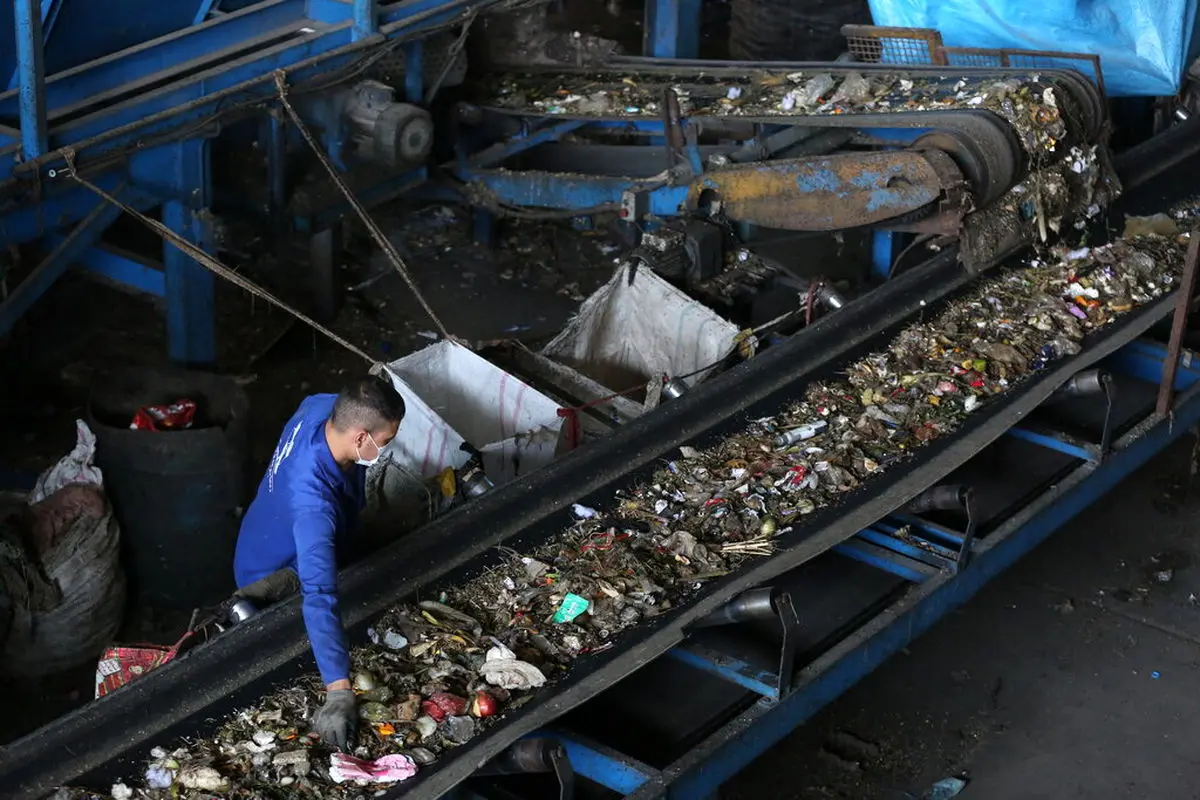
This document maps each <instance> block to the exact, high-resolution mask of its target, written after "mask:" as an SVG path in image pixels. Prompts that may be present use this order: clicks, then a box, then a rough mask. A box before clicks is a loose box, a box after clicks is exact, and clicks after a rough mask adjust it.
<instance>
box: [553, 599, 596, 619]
mask: <svg viewBox="0 0 1200 800" xmlns="http://www.w3.org/2000/svg"><path fill="white" fill-rule="evenodd" d="M589 606H591V601H589V600H588V599H587V598H586V597H580V596H579V595H577V594H570V593H568V594H567V596H566V597H564V598H563V601H562V605H561V606H559V607H558V611H555V612H554V622H555V623H557V624H559V625H562V624H563V623H564V622H571V621H572V620H574V619H575V618H576V617H578V616H579V615H580V614H582V613H583V612H585V611H587V610H588V607H589Z"/></svg>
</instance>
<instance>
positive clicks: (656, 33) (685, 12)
mask: <svg viewBox="0 0 1200 800" xmlns="http://www.w3.org/2000/svg"><path fill="white" fill-rule="evenodd" d="M700 6H701V0H646V28H645V31H646V32H645V38H644V39H643V40H642V53H643V55H645V56H647V57H649V58H696V57H697V56H698V55H699V54H700Z"/></svg>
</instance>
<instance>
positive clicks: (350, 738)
mask: <svg viewBox="0 0 1200 800" xmlns="http://www.w3.org/2000/svg"><path fill="white" fill-rule="evenodd" d="M357 706H358V703H357V701H356V700H355V698H354V690H353V689H334V690H333V691H331V692H327V693H326V694H325V705H323V706H321V707H320V708H319V709H317V713H316V714H314V715H313V721H312V730H313V733H315V734H317V736H320V737H321V741H322V742H324V743H325V744H329V745H333V746H334V747H336V748H338V749H339V750H343V751H346V750H349V749H350V747H351V746H352V745H353V744H354V734H355V733H356V732H357V730H358V707H357Z"/></svg>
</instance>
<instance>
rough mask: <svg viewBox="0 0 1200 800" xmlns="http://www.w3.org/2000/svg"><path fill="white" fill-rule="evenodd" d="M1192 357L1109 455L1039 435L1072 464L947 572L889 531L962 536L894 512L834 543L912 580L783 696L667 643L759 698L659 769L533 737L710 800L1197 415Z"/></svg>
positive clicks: (945, 548)
mask: <svg viewBox="0 0 1200 800" xmlns="http://www.w3.org/2000/svg"><path fill="white" fill-rule="evenodd" d="M1191 358H1192V354H1191V353H1190V352H1187V351H1185V352H1184V354H1183V357H1182V359H1181V364H1180V367H1179V371H1178V372H1177V374H1176V379H1175V386H1176V389H1177V390H1178V391H1179V392H1180V394H1178V395H1177V396H1176V403H1175V407H1174V409H1173V410H1172V412H1171V413H1170V414H1169V415H1168V416H1167V417H1166V418H1163V417H1159V416H1157V415H1155V414H1154V413H1153V412H1150V413H1148V414H1147V415H1146V416H1144V417H1143V418H1142V419H1140V420H1139V421H1136V422H1135V423H1134V424H1133V425H1132V427H1131V428H1130V429H1129V431H1128V432H1127V433H1126V434H1125V435H1124V436H1122V437H1121V438H1120V439H1118V440H1117V441H1116V442H1114V443H1113V444H1112V448H1111V450H1110V452H1109V453H1108V454H1107V455H1104V454H1101V455H1099V456H1098V455H1097V453H1095V452H1093V451H1090V450H1089V451H1085V452H1074V451H1071V450H1069V449H1066V448H1063V447H1061V446H1060V444H1061V443H1060V442H1059V441H1058V440H1056V439H1053V438H1050V439H1047V440H1044V441H1039V442H1038V443H1040V444H1044V445H1045V446H1047V447H1050V448H1052V449H1054V450H1056V451H1058V452H1064V453H1067V454H1069V455H1073V456H1075V457H1076V458H1077V459H1078V462H1077V466H1075V467H1074V468H1073V469H1072V471H1071V472H1070V473H1069V474H1068V475H1066V476H1065V477H1063V478H1061V479H1060V480H1058V481H1057V482H1056V483H1055V485H1054V487H1053V488H1052V489H1050V490H1049V491H1047V492H1046V493H1045V494H1043V495H1042V496H1040V497H1039V498H1037V499H1035V500H1034V501H1032V502H1031V503H1029V504H1028V505H1026V506H1025V507H1024V508H1023V509H1022V510H1021V511H1019V512H1017V513H1016V514H1015V515H1014V516H1012V517H1010V518H1009V519H1008V520H1006V521H1004V522H1003V523H1001V524H1000V526H999V527H998V528H996V529H994V530H992V531H991V532H990V533H989V534H988V536H987V537H986V538H985V539H982V540H978V541H974V542H972V543H971V544H970V545H969V547H970V550H971V555H972V558H971V560H970V561H969V563H967V565H966V566H964V567H963V568H961V569H953V568H951V567H950V566H949V564H948V563H942V564H940V568H938V567H934V566H931V565H930V564H929V559H928V558H925V557H924V556H922V555H919V553H924V555H926V556H927V555H928V553H929V551H926V550H924V548H921V547H913V546H912V545H909V544H906V543H905V542H904V541H901V540H899V539H896V538H894V537H892V536H891V534H892V533H894V532H895V530H896V528H897V524H896V523H901V524H903V523H910V524H913V528H912V529H910V530H911V532H912V534H913V535H914V537H915V539H916V540H921V541H923V542H924V543H925V544H927V545H931V546H932V547H933V549H934V551H935V552H937V553H938V554H939V555H940V556H944V557H945V559H946V561H948V562H950V563H953V561H954V559H955V557H956V556H957V552H956V551H957V550H958V549H960V548H961V547H962V546H963V542H964V537H963V536H962V534H959V533H957V532H955V531H951V530H948V529H946V528H942V527H940V526H936V525H929V524H927V523H926V524H922V523H920V521H919V520H915V519H912V518H907V517H903V516H902V515H897V517H895V518H893V520H892V521H891V522H888V521H884V522H881V523H879V524H876V525H874V526H872V527H871V528H870V529H868V530H866V531H863V533H862V534H860V535H859V536H858V537H856V538H855V539H853V540H851V541H850V542H848V543H846V544H844V545H841V546H840V547H839V548H838V551H839V552H842V553H843V554H845V555H848V556H850V557H852V558H859V560H863V561H866V562H867V563H871V564H873V565H874V566H877V567H879V568H880V569H883V570H885V571H888V572H890V573H892V574H894V575H898V576H900V577H902V578H904V579H905V580H908V581H909V582H911V583H912V586H911V587H910V588H909V590H908V592H906V593H904V594H903V595H902V596H901V597H899V598H898V599H897V600H895V601H893V603H892V604H891V605H890V606H888V607H887V608H886V609H885V610H883V611H881V612H880V613H879V614H877V615H876V616H875V617H874V618H872V619H871V620H869V621H867V622H866V623H865V624H863V625H862V626H860V627H859V628H857V629H856V630H855V631H854V632H853V633H851V634H849V635H848V636H847V637H846V638H845V639H843V640H842V641H841V642H839V643H837V644H836V645H834V646H833V647H832V648H831V649H829V650H828V651H827V652H825V653H824V654H823V655H821V656H820V657H819V658H817V659H816V660H815V661H813V662H812V663H810V664H807V665H805V666H803V667H801V668H800V669H799V670H797V672H796V673H795V675H794V676H793V679H792V682H791V687H792V688H791V690H790V691H789V692H787V693H784V694H783V695H782V696H780V693H779V691H778V690H777V688H776V687H777V686H778V685H779V680H778V676H776V675H774V674H772V673H770V672H762V671H760V670H757V668H755V667H752V666H750V665H748V664H744V663H741V662H739V661H737V660H736V659H731V658H730V657H729V656H728V654H722V655H721V656H720V658H719V659H718V658H711V657H706V655H705V653H704V651H703V650H701V649H698V648H694V647H689V645H688V644H687V643H686V642H685V643H684V644H683V645H681V646H680V647H678V648H676V649H675V650H673V651H671V652H670V653H669V654H668V656H669V657H671V658H674V659H677V660H680V661H683V662H685V663H687V664H690V665H692V666H695V667H698V668H700V669H703V670H705V671H706V672H709V673H710V674H714V675H718V676H721V677H722V678H724V679H726V680H728V681H729V682H731V683H734V684H736V685H738V686H741V687H743V688H745V689H748V690H749V691H752V692H754V693H756V694H758V695H760V698H759V699H758V701H757V702H755V703H754V704H753V705H751V706H750V707H749V708H748V709H746V710H745V711H744V712H742V713H741V714H739V715H738V716H737V717H735V718H734V719H732V720H730V721H729V722H728V723H727V724H726V725H725V726H723V727H722V728H721V729H719V730H717V731H715V732H713V733H712V734H710V735H709V736H708V737H707V738H706V739H704V740H703V741H702V742H701V743H700V744H699V745H698V746H696V747H695V748H693V749H692V750H691V751H689V753H688V754H687V755H685V756H684V757H682V758H680V759H679V760H678V761H676V762H674V763H673V764H670V765H668V766H666V767H664V768H661V769H660V768H655V767H652V766H650V765H647V764H645V763H643V762H641V761H639V760H637V759H635V758H631V757H629V756H626V755H625V754H623V753H620V752H617V751H616V750H614V749H612V748H611V747H607V746H604V745H601V744H598V743H596V742H592V741H589V740H588V739H586V738H583V737H580V736H579V735H577V734H575V733H573V732H570V731H565V730H558V729H549V730H544V731H539V732H537V733H535V734H532V736H538V737H541V736H550V737H553V738H556V739H557V740H559V741H560V742H561V743H562V744H563V746H564V747H565V748H566V750H567V753H568V755H569V757H570V759H571V764H572V767H573V769H574V771H575V773H576V774H578V775H582V776H583V777H586V778H588V779H590V780H592V781H595V782H596V783H599V784H600V785H602V786H605V787H607V788H608V789H611V790H612V791H615V792H617V793H619V794H620V795H622V796H624V797H628V798H634V799H635V800H650V798H657V797H668V798H672V800H702V799H707V798H713V797H716V796H717V790H718V788H719V787H720V785H721V784H722V783H724V782H725V781H727V780H728V779H729V778H731V777H732V776H734V775H735V774H737V773H738V772H739V771H740V770H742V769H743V768H745V767H746V766H747V765H748V764H749V763H750V762H752V761H753V760H755V759H756V758H758V757H759V756H760V755H762V754H763V753H764V752H766V750H768V749H769V748H770V747H772V746H773V745H775V744H776V743H777V742H779V741H780V740H781V739H783V738H784V737H785V736H787V735H788V734H790V733H791V732H793V731H794V730H795V729H796V728H798V727H800V726H801V725H802V724H803V723H804V722H805V721H807V720H808V719H809V718H811V717H812V716H813V715H814V714H816V713H817V711H819V710H820V709H821V708H823V707H824V706H826V705H828V704H829V703H831V702H832V701H833V700H835V699H836V698H837V697H838V696H839V695H841V694H842V693H843V692H845V691H846V690H847V689H849V688H850V687H852V686H853V685H854V684H855V683H857V682H858V681H859V680H861V679H862V678H863V677H865V676H866V675H867V674H869V673H870V672H871V671H872V670H874V669H875V668H876V667H878V666H879V665H880V664H882V663H883V662H884V661H885V660H887V659H888V658H889V657H890V656H892V655H893V654H895V653H896V652H897V651H899V650H900V649H902V648H903V647H905V646H906V645H908V644H909V643H910V642H912V641H913V640H914V639H915V638H916V637H917V636H919V635H920V634H921V633H923V632H925V631H926V630H927V629H928V628H929V627H930V626H931V625H933V623H935V622H936V621H937V620H938V619H940V618H942V617H943V616H945V615H946V614H947V613H949V612H951V611H953V610H954V609H955V608H957V607H958V606H960V605H962V604H963V603H964V602H966V601H967V600H968V599H970V598H971V597H972V596H973V595H974V594H975V593H976V592H978V591H979V589H980V588H982V587H983V586H984V585H985V584H986V583H987V582H988V581H989V580H991V579H992V578H994V577H996V576H997V575H998V574H1000V572H1002V571H1003V570H1004V569H1006V568H1008V567H1009V566H1010V565H1012V564H1013V563H1014V562H1015V561H1016V560H1017V559H1018V558H1020V557H1021V556H1022V555H1024V554H1025V553H1027V552H1028V551H1029V550H1031V549H1033V548H1034V547H1035V546H1036V545H1038V544H1039V543H1040V542H1042V541H1043V540H1044V539H1045V538H1046V537H1048V536H1049V535H1050V534H1051V533H1052V532H1054V531H1055V530H1056V529H1058V528H1059V527H1061V526H1062V525H1063V524H1065V523H1066V522H1068V521H1069V520H1070V519H1071V518H1072V517H1074V516H1075V515H1076V514H1078V513H1079V512H1080V511H1082V510H1084V509H1085V508H1087V507H1088V506H1089V505H1090V504H1092V503H1093V502H1095V501H1096V500H1097V499H1099V498H1101V497H1103V496H1104V494H1105V493H1106V492H1108V491H1110V490H1111V489H1112V488H1113V487H1114V486H1115V485H1116V484H1118V483H1119V482H1120V481H1121V480H1123V479H1124V478H1126V477H1128V476H1129V475H1130V474H1131V473H1133V472H1134V471H1135V470H1137V469H1139V468H1140V467H1141V466H1142V465H1144V464H1145V463H1146V462H1147V461H1148V460H1149V459H1150V458H1152V457H1153V456H1154V455H1155V454H1157V453H1158V452H1160V451H1162V450H1163V449H1164V448H1166V447H1167V446H1168V445H1169V444H1171V442H1173V441H1174V440H1175V439H1177V438H1179V437H1181V436H1183V435H1184V434H1185V433H1187V432H1188V431H1189V429H1191V427H1192V426H1193V425H1195V424H1197V423H1198V422H1200V362H1198V363H1197V365H1195V366H1193V364H1192V363H1191ZM1165 360H1166V349H1165V348H1164V347H1163V346H1162V345H1160V344H1158V343H1157V342H1153V341H1150V340H1139V341H1135V342H1132V343H1130V344H1129V345H1127V346H1125V347H1124V348H1122V349H1121V350H1120V351H1118V352H1117V353H1115V354H1114V355H1113V356H1111V357H1110V358H1108V359H1106V360H1105V362H1104V363H1103V364H1102V365H1101V366H1102V367H1104V368H1105V369H1108V370H1109V371H1111V372H1113V373H1115V374H1120V375H1124V376H1127V377H1130V378H1133V379H1136V380H1139V381H1143V382H1146V383H1150V384H1152V385H1157V384H1158V383H1159V382H1160V381H1161V379H1162V375H1163V368H1164V364H1165ZM1014 430H1016V429H1014ZM1026 440H1027V441H1028V440H1029V439H1026ZM914 523H915V524H914ZM860 545H861V546H865V547H867V548H872V550H871V552H873V553H874V554H875V555H876V556H877V558H876V559H875V560H870V559H867V558H860V557H859V556H860V554H859V552H856V551H855V547H856V546H860Z"/></svg>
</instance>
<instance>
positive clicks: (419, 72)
mask: <svg viewBox="0 0 1200 800" xmlns="http://www.w3.org/2000/svg"><path fill="white" fill-rule="evenodd" d="M421 55H422V51H421V40H420V39H417V40H416V41H415V42H410V43H409V44H406V45H404V94H405V96H406V98H407V99H408V102H410V103H414V104H417V105H420V104H421V102H422V101H423V100H424V99H425V72H424V66H423V59H422V57H421Z"/></svg>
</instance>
